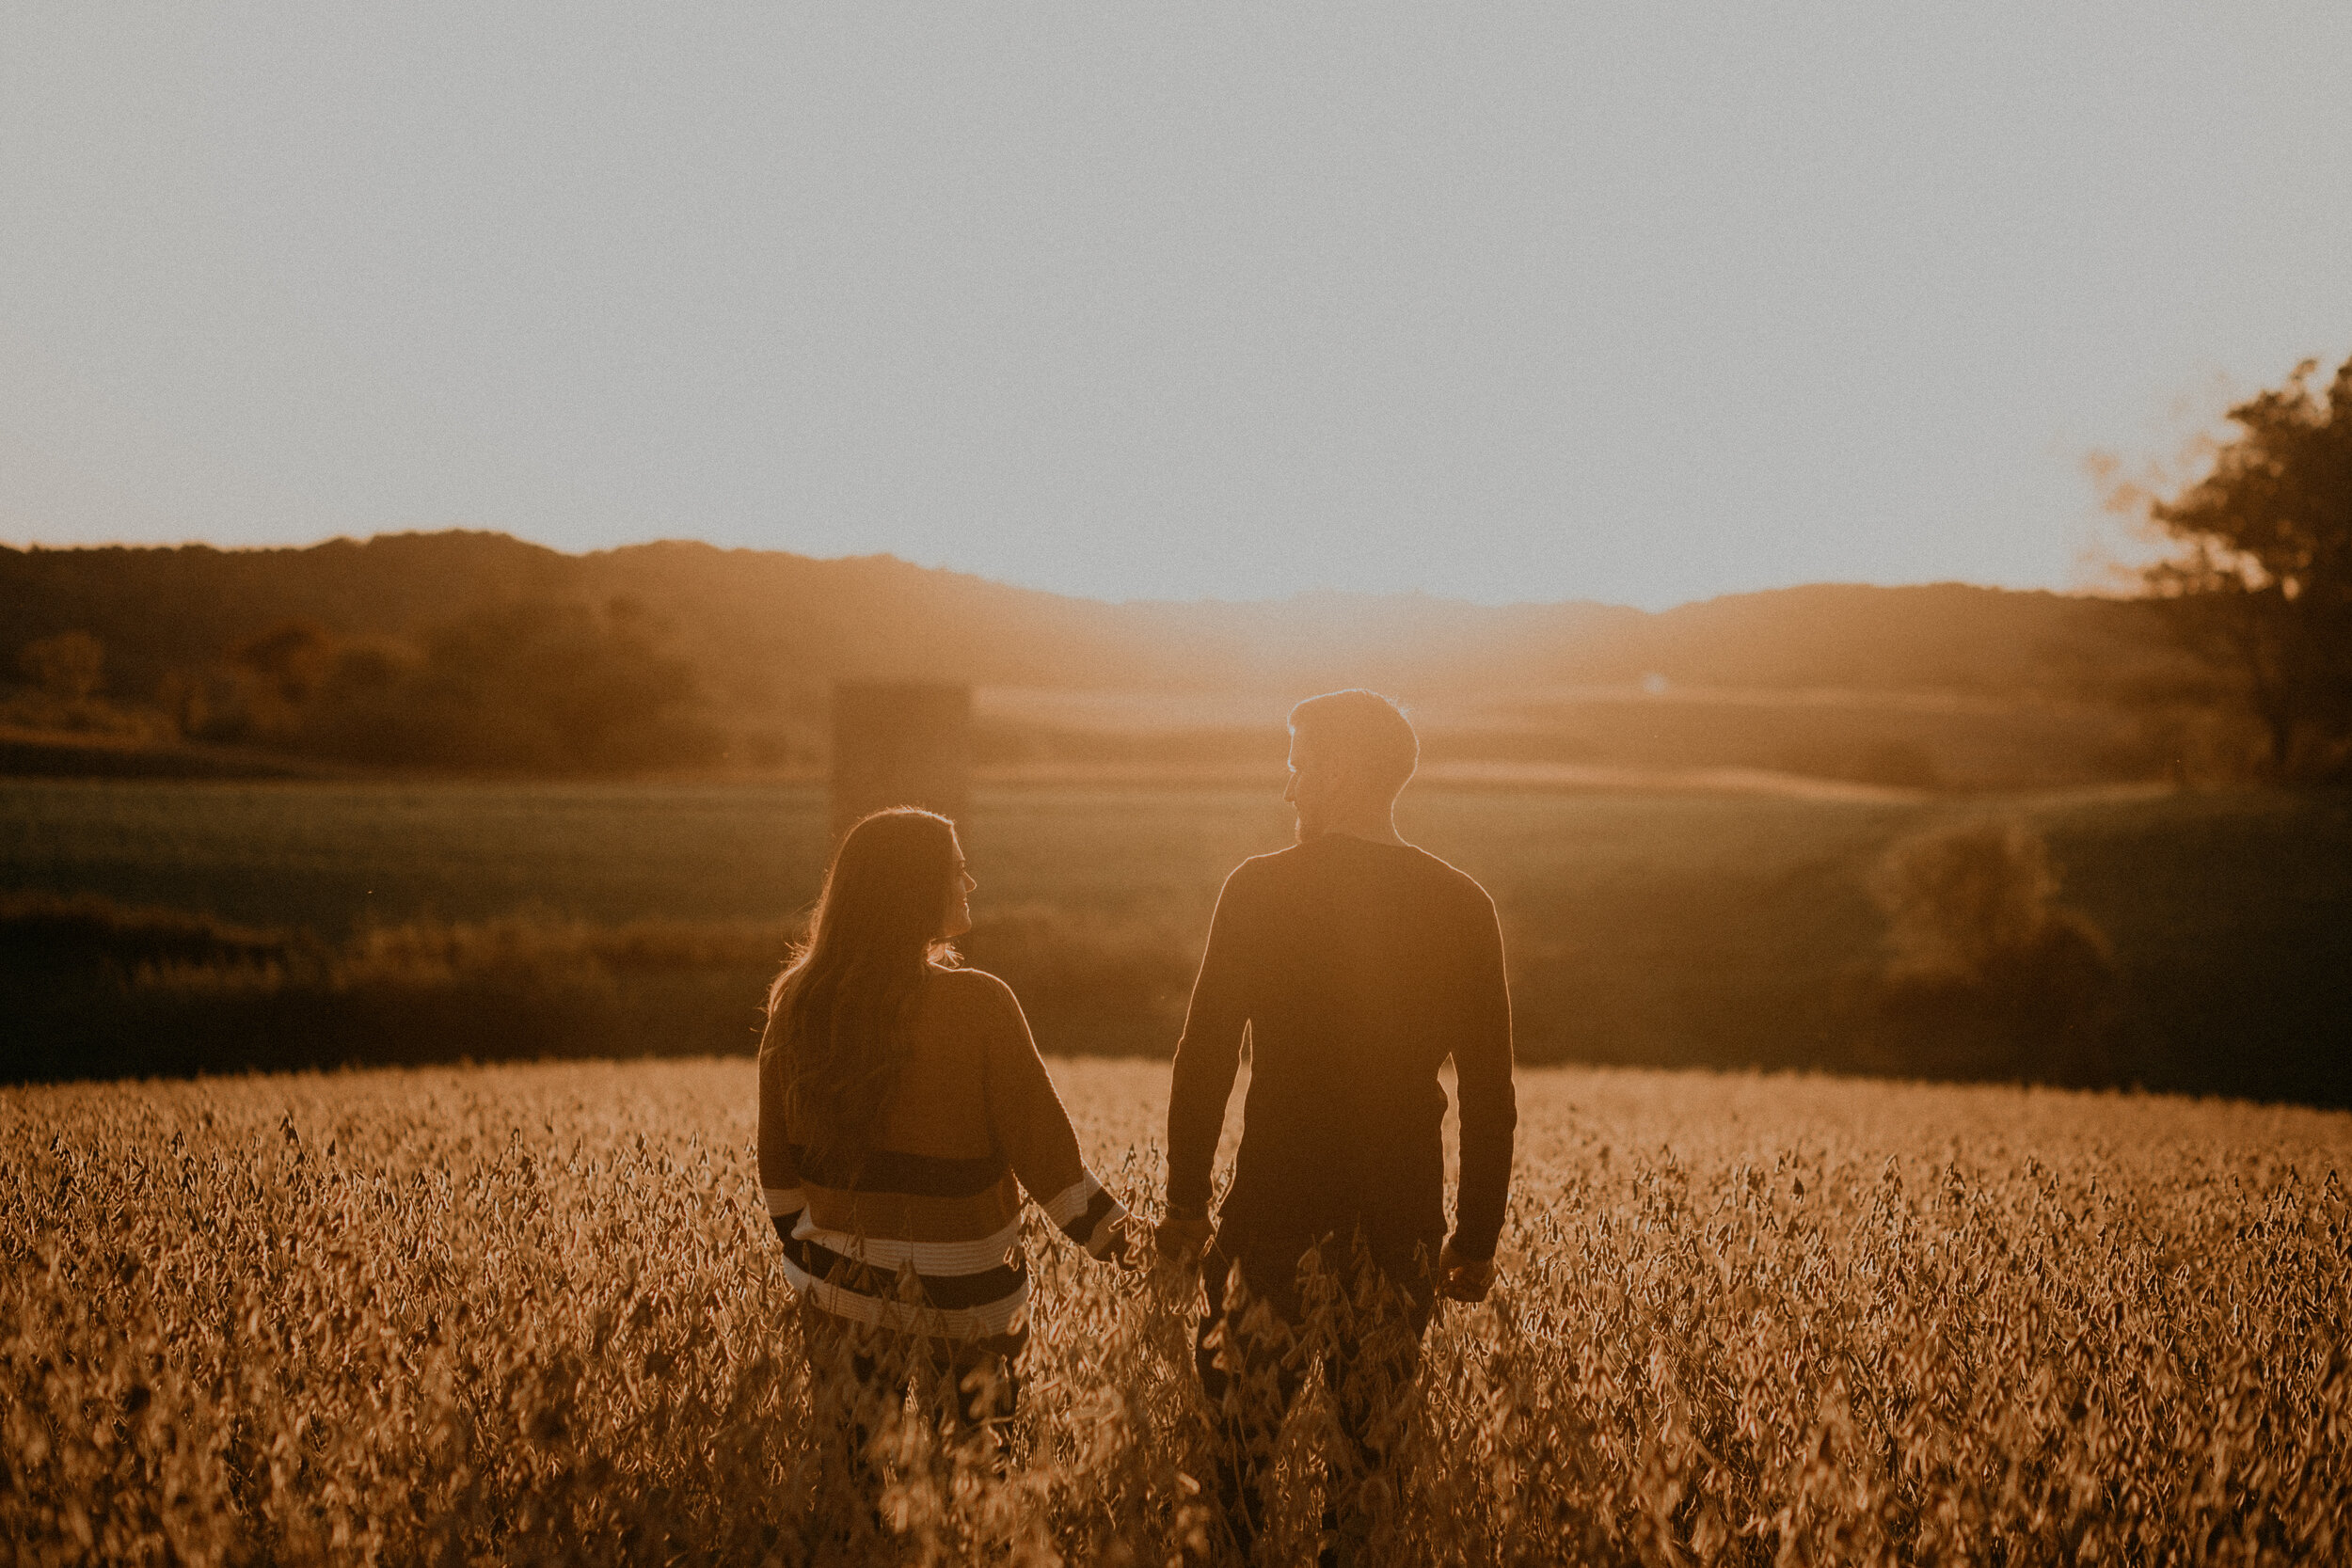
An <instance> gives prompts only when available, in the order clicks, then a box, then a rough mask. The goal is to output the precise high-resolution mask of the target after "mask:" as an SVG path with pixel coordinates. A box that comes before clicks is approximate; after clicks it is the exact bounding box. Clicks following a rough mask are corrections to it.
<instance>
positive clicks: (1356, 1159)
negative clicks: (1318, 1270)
mask: <svg viewBox="0 0 2352 1568" xmlns="http://www.w3.org/2000/svg"><path fill="white" fill-rule="evenodd" d="M1244 1025H1247V1026H1248V1033H1249V1040H1250V1077H1249V1095H1248V1102H1247V1103H1246V1105H1245V1106H1244V1109H1243V1130H1242V1140H1241V1152H1240V1155H1239V1157H1238V1158H1237V1159H1236V1161H1235V1163H1234V1170H1233V1184H1232V1190H1231V1191H1230V1192H1229V1193H1228V1194H1227V1195H1226V1199H1225V1207H1224V1212H1223V1213H1222V1215H1221V1216H1220V1225H1219V1237H1218V1244H1219V1246H1220V1247H1221V1248H1222V1249H1223V1250H1224V1251H1225V1252H1226V1253H1227V1254H1229V1255H1231V1256H1235V1257H1240V1256H1243V1255H1245V1254H1247V1255H1253V1256H1256V1257H1259V1258H1263V1259H1271V1260H1276V1261H1283V1262H1287V1260H1289V1259H1295V1258H1296V1257H1297V1256H1298V1255H1299V1254H1300V1253H1301V1252H1303V1251H1304V1250H1305V1249H1306V1248H1307V1247H1308V1246H1310V1245H1311V1244H1313V1243H1315V1242H1317V1241H1319V1240H1321V1239H1322V1238H1323V1237H1325V1236H1338V1237H1340V1238H1343V1239H1344V1238H1346V1237H1347V1236H1349V1235H1350V1234H1351V1232H1353V1231H1355V1230H1356V1229H1357V1228H1358V1227H1360V1228H1361V1229H1362V1232H1363V1234H1364V1237H1365V1240H1366V1241H1367V1242H1368V1243H1370V1244H1371V1245H1372V1247H1373V1250H1374V1253H1375V1256H1376V1257H1379V1258H1381V1259H1384V1260H1385V1261H1387V1262H1389V1263H1390V1264H1391V1265H1392V1266H1394V1265H1401V1264H1403V1263H1406V1262H1409V1260H1410V1259H1411V1257H1412V1254H1413V1252H1414V1250H1415V1248H1416V1247H1417V1246H1422V1247H1426V1249H1427V1251H1428V1254H1429V1261H1430V1263H1431V1264H1433V1265H1434V1264H1435V1262H1436V1260H1437V1256H1436V1255H1437V1252H1438V1243H1439V1242H1440V1241H1441V1240H1442V1239H1443V1238H1444V1236H1445V1191H1444V1188H1445V1152H1444V1148H1443V1144H1442V1139H1441V1128H1442V1124H1443V1121H1444V1117H1445V1091H1444V1089H1443V1088H1442V1087H1441V1086H1440V1085H1439V1084H1438V1068H1439V1067H1440V1066H1441V1065H1442V1064H1443V1063H1444V1061H1445V1059H1446V1058H1447V1057H1448V1056H1449V1055H1450V1056H1452V1057H1453V1058H1454V1068H1455V1071H1456V1074H1457V1086H1458V1090H1459V1093H1460V1098H1461V1113H1462V1117H1461V1142H1462V1170H1461V1192H1460V1195H1459V1201H1458V1204H1457V1209H1458V1215H1457V1219H1456V1224H1455V1227H1454V1250H1455V1251H1456V1252H1458V1253H1460V1254H1461V1255H1462V1256H1463V1257H1465V1258H1471V1259H1485V1258H1490V1257H1492V1256H1493V1255H1494V1249H1495V1239H1496V1237H1497V1236H1498V1235H1499V1234H1500V1233H1501V1231H1502V1209H1503V1202H1504V1198H1505V1196H1506V1194H1507V1192H1508V1190H1509V1187H1510V1180H1511V1135H1512V1130H1513V1129H1514V1127H1516V1125H1517V1124H1518V1109H1517V1106H1516V1103H1515V1101H1514V1098H1513V1095H1512V1090H1511V999H1510V993H1509V991H1508V990H1507V988H1506V986H1505V984H1504V981H1503V973H1502V933H1501V931H1500V930H1499V928H1498V927H1497V926H1496V924H1495V911H1494V903H1493V901H1492V900H1491V899H1489V898H1488V897H1487V896H1486V890H1485V889H1484V888H1482V887H1480V886H1479V885H1478V884H1477V883H1476V882H1474V881H1472V880H1471V879H1470V878H1468V877H1466V876H1464V875H1463V874H1462V873H1461V872H1459V871H1456V870H1455V869H1454V867H1452V866H1450V865H1448V864H1446V863H1445V862H1443V861H1441V860H1439V859H1438V858H1437V857H1436V856H1435V855H1431V854H1428V853H1426V852H1424V851H1422V850H1420V849H1416V848H1413V847H1409V846H1406V845H1391V844H1375V843H1372V842H1370V841H1368V840H1365V839H1359V838H1350V837H1346V836H1343V835H1339V834H1326V835H1324V836H1323V837H1320V838H1317V839H1315V840H1313V841H1311V842H1310V843H1307V844H1302V845H1300V846H1298V847H1295V848H1291V849H1285V850H1283V851H1282V852H1281V853H1279V854H1275V855H1262V856H1260V857H1259V858H1257V859H1255V860H1250V861H1245V862H1244V863H1242V864H1241V866H1240V867H1239V868H1238V869H1236V870H1235V871H1234V872H1233V874H1232V876H1231V877H1229V878H1227V879H1226V881H1225V891H1224V892H1223V893H1222V894H1221V895H1219V896H1218V898H1217V905H1216V920H1215V921H1214V922H1213V923H1212V924H1211V926H1210V928H1209V948H1208V952H1207V954H1206V955H1205V956H1204V957H1203V958H1201V961H1200V978H1199V979H1198V980H1197V981H1195V982H1194V985H1193V991H1192V1009H1191V1012H1190V1013H1189V1014H1188V1015H1187V1016H1186V1018H1185V1020H1184V1039H1183V1042H1182V1043H1181V1044H1180V1045H1178V1047H1177V1050H1176V1069H1175V1076H1174V1082H1173V1084H1172V1085H1171V1086H1170V1089H1169V1092H1168V1202H1169V1204H1170V1206H1171V1207H1172V1208H1175V1209H1178V1210H1180V1211H1190V1212H1202V1211H1204V1210H1205V1208H1206V1206H1207V1203H1208V1199H1209V1179H1210V1167H1211V1165H1212V1164H1214V1163H1215V1161H1216V1141H1217V1133H1218V1131H1219V1130H1220V1128H1221V1127H1222V1125H1223V1123H1224V1119H1225V1105H1226V1101H1227V1100H1228V1099H1229V1098H1230V1096H1231V1095H1232V1088H1233V1077H1234V1073H1235V1071H1236V1070H1237V1069H1238V1067H1239V1065H1240V1058H1241V1044H1242V1032H1243V1027H1244Z"/></svg>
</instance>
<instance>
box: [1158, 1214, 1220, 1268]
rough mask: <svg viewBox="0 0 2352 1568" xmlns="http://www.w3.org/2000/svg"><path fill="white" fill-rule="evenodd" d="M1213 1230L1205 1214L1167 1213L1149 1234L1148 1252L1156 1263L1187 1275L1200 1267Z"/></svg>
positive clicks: (1213, 1233) (1214, 1231)
mask: <svg viewBox="0 0 2352 1568" xmlns="http://www.w3.org/2000/svg"><path fill="white" fill-rule="evenodd" d="M1215 1236H1216V1226H1215V1225H1213V1224H1212V1223H1211V1222H1210V1220H1209V1217H1208V1216H1207V1215H1206V1214H1180V1213H1170V1214H1169V1215H1168V1217H1167V1218H1166V1219H1164V1220H1162V1221H1160V1223H1159V1225H1158V1226H1157V1227H1154V1228H1153V1230H1152V1251H1153V1252H1154V1253H1156V1254H1158V1256H1159V1260H1160V1261H1161V1262H1162V1263H1164V1264H1167V1265H1168V1266H1169V1267H1171V1268H1177V1269H1182V1270H1184V1272H1185V1273H1187V1274H1189V1273H1191V1272H1193V1271H1194V1270H1196V1269H1198V1268H1200V1258H1201V1255H1202V1254H1203V1253H1205V1252H1207V1251H1208V1250H1209V1243H1210V1241H1211V1239H1212V1238H1214V1237H1215Z"/></svg>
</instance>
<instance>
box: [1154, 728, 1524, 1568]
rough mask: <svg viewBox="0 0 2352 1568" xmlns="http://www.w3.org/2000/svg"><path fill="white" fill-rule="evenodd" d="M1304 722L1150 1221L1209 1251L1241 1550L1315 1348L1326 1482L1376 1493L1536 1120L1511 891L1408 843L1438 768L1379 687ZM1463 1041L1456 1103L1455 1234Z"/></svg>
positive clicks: (1167, 1241) (1222, 966)
mask: <svg viewBox="0 0 2352 1568" xmlns="http://www.w3.org/2000/svg"><path fill="white" fill-rule="evenodd" d="M1290 731H1291V755H1290V768H1291V772H1290V787H1289V788H1288V789H1287V790H1286V791H1285V792H1284V795H1283V799H1284V800H1288V801H1290V802H1291V804H1292V805H1293V806H1294V807H1295V808H1296V811H1297V814H1298V829H1297V838H1298V842H1297V843H1296V845H1295V846H1294V847H1291V848H1288V849H1285V850H1282V851H1281V852H1280V853H1279V854H1272V855H1263V856H1260V857H1258V858H1256V859H1254V860H1249V861H1245V862H1243V863H1242V864H1241V865H1240V867H1239V868H1238V869H1236V870H1235V871H1234V872H1233V874H1232V876H1231V877H1229V878H1227V879H1226V881H1225V888H1224V891H1223V892H1222V893H1221V894H1220V895H1218V898H1217V906H1216V917H1215V919H1214V920H1213V921H1212V922H1211V925H1210V928H1209V945H1208V951H1207V952H1206V953H1205V954H1204V955H1203V956H1202V958H1201V960H1200V976H1199V978H1198V979H1196V980H1195V982H1194V984H1193V991H1192V1006H1191V1010H1190V1012H1189V1013H1188V1014H1187V1016H1186V1018H1185V1020H1184V1038H1183V1040H1182V1042H1181V1043H1180V1044H1179V1045H1178V1047H1177V1051H1176V1067H1175V1074H1174V1079H1173V1082H1172V1083H1171V1085H1170V1086H1169V1091H1168V1219H1167V1221H1166V1222H1165V1223H1164V1224H1163V1225H1162V1226H1161V1227H1160V1228H1159V1232H1158V1239H1157V1245H1158V1249H1159V1251H1160V1254H1161V1256H1162V1257H1163V1258H1165V1259H1168V1260H1169V1261H1171V1262H1174V1263H1176V1264H1178V1265H1180V1266H1186V1267H1189V1266H1190V1265H1192V1264H1193V1263H1195V1262H1197V1261H1201V1260H1202V1253H1203V1250H1204V1249H1205V1250H1206V1253H1207V1257H1206V1259H1205V1263H1206V1270H1205V1275H1204V1278H1203V1281H1202V1283H1203V1285H1204V1286H1205V1288H1206V1289H1205V1293H1206V1299H1207V1303H1208V1307H1207V1311H1206V1313H1205V1314H1204V1315H1203V1317H1202V1319H1201V1323H1200V1337H1199V1364H1200V1379H1201V1384H1202V1386H1203V1387H1204V1389H1205V1390H1206V1392H1207V1393H1208V1395H1209V1398H1210V1401H1211V1402H1212V1403H1213V1404H1215V1405H1216V1407H1217V1409H1218V1412H1219V1419H1220V1422H1221V1430H1220V1433H1219V1438H1220V1444H1219V1446H1220V1454H1221V1457H1220V1471H1219V1476H1218V1481H1219V1490H1220V1492H1221V1494H1222V1496H1223V1500H1224V1502H1225V1506H1226V1513H1227V1517H1228V1520H1229V1522H1230V1523H1231V1525H1232V1529H1233V1533H1234V1536H1235V1538H1236V1541H1237V1543H1238V1544H1240V1545H1241V1547H1242V1549H1243V1550H1244V1552H1245V1553H1246V1552H1247V1551H1248V1548H1249V1546H1250V1544H1251V1543H1252V1541H1253V1540H1254V1538H1255V1535H1256V1533H1257V1531H1258V1529H1259V1528H1261V1526H1262V1525H1263V1498H1262V1495H1261V1490H1260V1482H1261V1480H1262V1477H1263V1472H1264V1469H1265V1466H1266V1464H1267V1463H1268V1461H1269V1460H1270V1458H1271V1455H1272V1451H1273V1447H1274V1438H1275V1435H1276V1434H1277V1433H1279V1429H1280V1426H1281V1421H1282V1418H1283V1417H1284V1415H1286V1414H1287V1412H1288V1411H1289V1408H1290V1406H1291V1405H1292V1403H1293V1402H1295V1400H1296V1398H1297V1396H1298V1393H1299V1388H1300V1385H1301V1383H1302V1381H1303V1374H1304V1369H1305V1366H1306V1364H1307V1362H1308V1361H1310V1360H1311V1358H1312V1357H1313V1355H1314V1354H1315V1353H1317V1352H1320V1354H1321V1356H1322V1359H1323V1362H1324V1367H1325V1376H1326V1377H1327V1380H1328V1381H1329V1383H1330V1386H1331V1389H1332V1393H1333V1396H1334V1399H1335V1402H1337V1404H1338V1406H1339V1411H1340V1418H1341V1424H1342V1426H1343V1429H1344V1430H1345V1433H1346V1435H1347V1438H1348V1447H1349V1448H1350V1449H1352V1450H1353V1451H1352V1453H1351V1454H1349V1455H1344V1456H1343V1464H1344V1463H1348V1462H1350V1461H1352V1465H1353V1472H1352V1474H1350V1473H1334V1474H1333V1475H1332V1476H1331V1477H1330V1481H1329V1484H1327V1488H1326V1493H1325V1496H1326V1497H1327V1499H1330V1501H1331V1503H1332V1504H1334V1505H1340V1504H1347V1503H1350V1502H1353V1501H1355V1500H1357V1499H1358V1498H1359V1496H1369V1495H1370V1493H1369V1492H1367V1491H1366V1490H1365V1489H1364V1488H1363V1487H1362V1484H1361V1483H1362V1482H1363V1481H1365V1480H1367V1479H1368V1478H1369V1476H1370V1474H1371V1472H1373V1471H1374V1470H1376V1469H1377V1468H1378V1467H1379V1466H1380V1465H1381V1464H1382V1462H1383V1461H1384V1459H1385V1458H1386V1457H1387V1456H1388V1455H1389V1454H1390V1453H1391V1451H1392V1448H1393V1442H1394V1439H1395V1436H1396V1435H1397V1424H1398V1412H1399V1409H1400V1405H1401V1402H1400V1400H1399V1398H1398V1396H1399V1394H1400V1393H1401V1392H1402V1390H1403V1389H1404V1387H1405V1386H1406V1385H1407V1384H1408V1383H1409V1381H1410V1379H1411V1378H1412V1376H1413V1374H1414V1371H1415V1370H1416V1369H1417V1367H1418V1365H1419V1354H1420V1349H1421V1336H1422V1332H1423V1330H1424V1329H1425V1328H1426V1327H1427V1326H1428V1323H1429V1317H1430V1313H1431V1311H1432V1309H1433V1307H1434V1306H1435V1301H1434V1297H1435V1296H1436V1295H1438V1294H1439V1293H1442V1294H1444V1295H1445V1296H1448V1297H1450V1298H1453V1299H1454V1300H1459V1301H1480V1300H1484V1299H1485V1297H1486V1291H1487V1289H1488V1287H1489V1285H1490V1284H1491V1283H1492V1281H1493V1278H1494V1262H1493V1259H1494V1251H1495V1243H1496V1238H1497V1236H1498V1235H1499V1234H1500V1232H1501V1231H1502V1212H1503V1203H1504V1199H1505V1196H1506V1194H1507V1191H1508V1188H1509V1185H1510V1178H1511V1137H1512V1131H1513V1129H1514V1127H1515V1126H1516V1125H1517V1122H1518V1112H1517V1108H1516V1105H1515V1101H1514V1098H1513V1094H1512V1088H1511V1002H1510V995H1509V992H1508V990H1507V989H1506V987H1505V984H1504V981H1503V969H1502V934H1501V931H1500V929H1499V928H1498V927H1497V925H1496V922H1495V911H1494V904H1493V901H1492V900H1491V899H1489V898H1488V897H1487V896H1486V890H1485V889H1483V888H1481V887H1480V886H1479V885H1478V884H1477V883H1476V882H1475V881H1472V880H1471V879H1470V878H1469V877H1467V876H1464V875H1463V874H1462V873H1461V872H1459V871H1456V870H1455V869H1454V867H1452V866H1450V865H1448V864H1446V863H1445V862H1443V861H1441V860H1438V858H1437V857H1436V856H1434V855H1431V854H1428V853H1426V852H1424V851H1423V850H1421V849H1418V848H1415V847H1413V846H1411V845H1409V844H1406V842H1405V841H1404V839H1402V838H1401V837H1399V836H1398V835H1397V832H1396V824H1395V818H1394V807H1395V801H1396V797H1397V793H1398V792H1399V791H1400V790H1402V789H1403V788H1404V787H1405V784H1406V780H1408V779H1409V778H1411V777H1412V774H1413V769H1414V768H1415V767H1416V766H1417V765H1418V763H1419V760H1420V743H1419V741H1418V740H1417V738H1416V737H1415V736H1414V734H1413V728H1412V725H1411V724H1410V723H1408V722H1407V721H1406V718H1405V715H1404V714H1403V713H1401V712H1399V711H1398V709H1397V707H1396V705H1395V704H1393V703H1391V702H1390V701H1389V700H1388V699H1387V698H1385V697H1382V696H1380V695H1378V694H1377V693H1375V692H1371V691H1334V692H1329V693H1327V694H1326V695H1324V696H1320V697H1311V698H1309V699H1308V700H1307V701H1305V702H1303V703H1301V704H1299V705H1297V706H1296V707H1295V708H1294V709H1292V710H1291V716H1290ZM1245 1029H1246V1030H1247V1032H1248V1038H1249V1042H1250V1078H1249V1091H1248V1099H1247V1101H1246V1102H1245V1106H1244V1126H1243V1131H1242V1139H1241V1148H1240V1152H1239V1154H1238V1156H1237V1158H1236V1159H1235V1161H1234V1165H1233V1180H1232V1186H1231V1188H1230V1189H1229V1191H1228V1192H1227V1195H1226V1198H1225V1203H1224V1208H1223V1211H1222V1212H1221V1213H1220V1215H1219V1216H1218V1219H1217V1221H1216V1223H1215V1224H1212V1222H1211V1221H1210V1218H1209V1196H1210V1167H1211V1165H1212V1164H1213V1163H1214V1162H1215V1159H1216V1143H1217V1133H1218V1131H1219V1129H1220V1128H1221V1127H1222V1126H1223V1123H1224V1119H1225V1108H1226V1102H1227V1101H1228V1099H1229V1098H1230V1097H1231V1095H1232V1087H1233V1079H1234V1075H1235V1073H1236V1071H1237V1069H1238V1068H1239V1065H1240V1058H1241V1046H1242V1038H1243V1035H1244V1031H1245ZM1448 1056H1451V1057H1452V1058H1453V1059H1454V1068H1455V1071H1456V1075H1457V1083H1458V1088H1459V1094H1460V1101H1461V1185H1460V1192H1459V1195H1458V1199H1457V1202H1456V1206H1455V1217H1454V1231H1453V1234H1452V1236H1451V1237H1448V1236H1447V1234H1446V1226H1445V1194H1444V1178H1445V1155H1444V1148H1443V1146H1442V1138H1441V1133H1440V1126H1441V1123H1442V1120H1443V1118H1444V1116H1445V1092H1444V1089H1443V1088H1442V1087H1441V1086H1440V1085H1439V1083H1438V1069H1439V1067H1440V1066H1441V1065H1442V1064H1443V1063H1444V1062H1445V1060H1446V1058H1447V1057H1448ZM1261 1306H1263V1308H1264V1310H1258V1308H1259V1307H1261ZM1302 1341H1303V1342H1302ZM1389 1495H1391V1496H1393V1492H1392V1491H1391V1492H1390V1493H1389ZM1364 1513H1365V1511H1364V1509H1363V1508H1361V1507H1353V1508H1347V1507H1340V1506H1332V1507H1327V1520H1326V1522H1327V1525H1331V1524H1335V1523H1344V1524H1345V1526H1346V1528H1348V1529H1349V1530H1350V1532H1351V1533H1360V1531H1361V1530H1362V1529H1364V1528H1371V1527H1370V1526H1369V1524H1368V1523H1367V1521H1366V1519H1365V1517H1364ZM1341 1515H1352V1516H1350V1517H1346V1518H1344V1520H1343V1519H1342V1518H1341V1517H1339V1516H1341Z"/></svg>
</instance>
